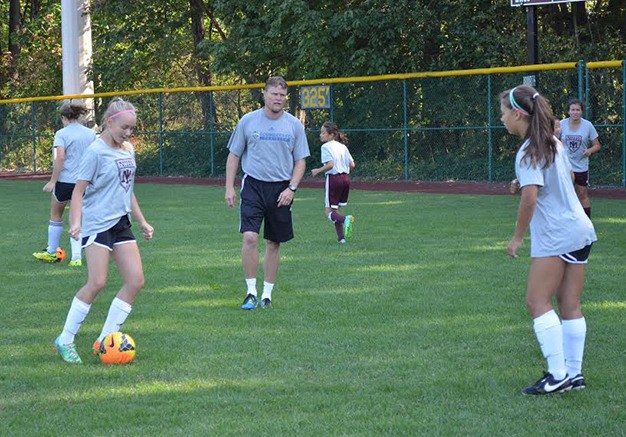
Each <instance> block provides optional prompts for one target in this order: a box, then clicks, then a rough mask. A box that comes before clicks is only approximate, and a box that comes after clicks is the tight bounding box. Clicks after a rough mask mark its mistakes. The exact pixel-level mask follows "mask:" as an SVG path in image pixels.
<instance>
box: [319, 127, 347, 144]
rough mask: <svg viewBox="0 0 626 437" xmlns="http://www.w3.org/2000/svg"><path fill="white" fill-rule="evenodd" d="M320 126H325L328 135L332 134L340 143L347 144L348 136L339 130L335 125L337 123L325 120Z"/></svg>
mask: <svg viewBox="0 0 626 437" xmlns="http://www.w3.org/2000/svg"><path fill="white" fill-rule="evenodd" d="M322 127H323V128H325V129H326V132H328V133H329V134H330V135H334V136H335V139H336V140H338V141H339V142H340V143H342V144H343V145H344V146H345V145H347V144H348V136H347V135H346V134H344V133H343V132H341V131H340V130H339V128H338V127H337V123H334V122H332V121H327V122H326V123H324V124H323V125H322Z"/></svg>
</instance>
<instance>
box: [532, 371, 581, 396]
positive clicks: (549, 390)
mask: <svg viewBox="0 0 626 437" xmlns="http://www.w3.org/2000/svg"><path fill="white" fill-rule="evenodd" d="M571 388H572V382H571V380H570V379H569V377H568V376H567V375H565V378H563V379H560V380H556V379H555V378H554V376H552V374H551V373H546V374H544V376H543V378H541V379H540V380H539V381H537V382H536V383H535V384H534V385H531V386H530V387H526V388H525V389H523V390H522V393H523V394H525V395H551V394H556V393H563V392H564V391H568V390H570V389H571Z"/></svg>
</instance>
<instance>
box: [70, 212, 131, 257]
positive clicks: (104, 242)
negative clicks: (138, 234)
mask: <svg viewBox="0 0 626 437" xmlns="http://www.w3.org/2000/svg"><path fill="white" fill-rule="evenodd" d="M130 226H131V225H130V220H129V219H128V216H127V215H125V216H122V217H120V220H119V221H118V222H117V223H116V224H115V225H113V227H111V228H110V229H108V230H106V231H104V232H100V233H98V234H95V235H90V236H88V237H83V240H82V246H83V247H87V246H89V245H90V244H95V245H96V246H100V247H106V248H107V249H109V250H113V246H117V245H119V244H127V243H135V242H136V241H137V240H135V236H134V235H133V231H131V230H130Z"/></svg>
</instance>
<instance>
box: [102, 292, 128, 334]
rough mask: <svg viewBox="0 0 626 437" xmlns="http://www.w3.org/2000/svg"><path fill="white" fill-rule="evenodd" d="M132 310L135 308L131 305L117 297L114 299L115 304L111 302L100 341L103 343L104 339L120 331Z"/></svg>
mask: <svg viewBox="0 0 626 437" xmlns="http://www.w3.org/2000/svg"><path fill="white" fill-rule="evenodd" d="M132 309H133V307H132V306H131V305H130V304H129V303H126V302H124V301H123V300H122V299H119V298H117V297H116V298H114V299H113V302H111V306H110V307H109V314H108V315H107V318H106V320H105V321H104V326H103V327H102V332H101V333H100V336H99V337H98V341H99V342H100V343H102V340H104V337H106V336H107V335H109V334H110V333H112V332H117V331H119V330H120V328H121V327H122V325H123V324H124V322H125V321H126V318H127V317H128V315H129V314H130V312H131V311H132Z"/></svg>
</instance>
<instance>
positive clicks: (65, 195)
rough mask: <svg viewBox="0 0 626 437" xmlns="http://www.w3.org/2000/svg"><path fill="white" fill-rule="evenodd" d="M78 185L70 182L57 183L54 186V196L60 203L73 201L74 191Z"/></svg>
mask: <svg viewBox="0 0 626 437" xmlns="http://www.w3.org/2000/svg"><path fill="white" fill-rule="evenodd" d="M75 186H76V184H70V183H69V182H57V183H56V184H54V190H52V195H53V196H54V198H55V199H56V200H57V202H59V203H65V202H69V201H70V200H72V191H74V187H75Z"/></svg>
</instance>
